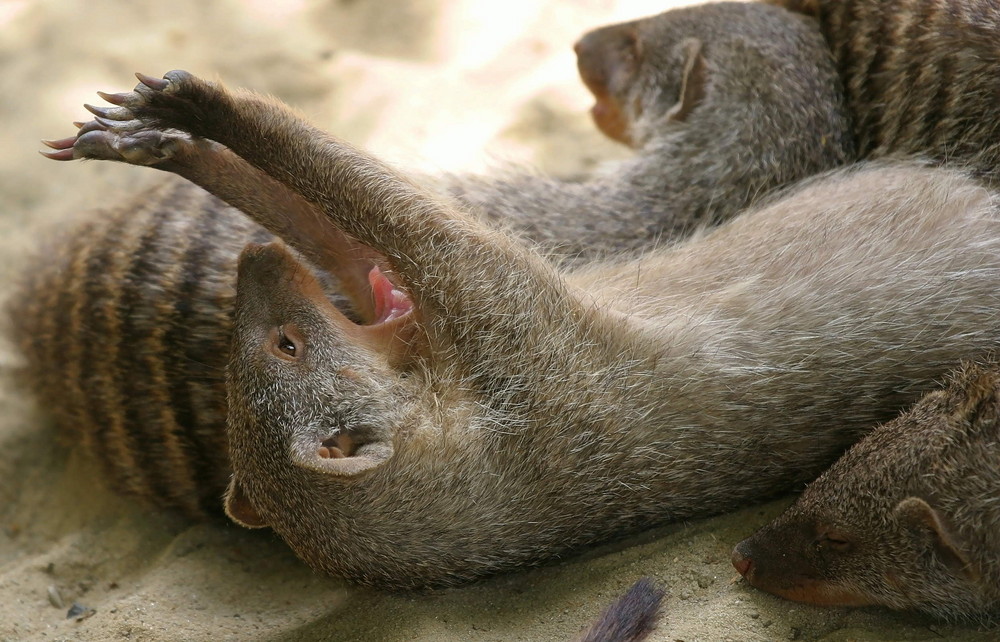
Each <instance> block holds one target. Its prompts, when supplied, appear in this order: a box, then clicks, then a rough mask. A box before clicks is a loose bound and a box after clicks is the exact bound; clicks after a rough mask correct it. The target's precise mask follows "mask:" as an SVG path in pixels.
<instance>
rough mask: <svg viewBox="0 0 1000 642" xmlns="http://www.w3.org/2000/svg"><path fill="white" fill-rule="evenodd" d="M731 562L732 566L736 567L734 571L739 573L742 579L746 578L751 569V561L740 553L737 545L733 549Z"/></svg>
mask: <svg viewBox="0 0 1000 642" xmlns="http://www.w3.org/2000/svg"><path fill="white" fill-rule="evenodd" d="M732 562H733V566H734V567H736V570H737V571H739V574H740V575H742V576H743V577H746V576H747V573H749V572H750V569H752V568H753V560H752V559H750V558H749V557H746V556H745V555H743V553H741V552H740V547H739V545H737V546H736V548H734V549H733V557H732Z"/></svg>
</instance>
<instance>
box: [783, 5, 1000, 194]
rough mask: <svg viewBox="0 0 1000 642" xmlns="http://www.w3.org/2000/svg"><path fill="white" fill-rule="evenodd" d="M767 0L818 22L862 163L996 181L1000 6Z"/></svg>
mask: <svg viewBox="0 0 1000 642" xmlns="http://www.w3.org/2000/svg"><path fill="white" fill-rule="evenodd" d="M768 1H769V2H771V3H772V4H777V5H781V6H784V7H788V8H790V9H793V10H795V11H800V12H803V13H806V14H808V15H810V16H815V17H816V18H818V20H819V24H820V29H821V30H822V32H823V34H824V36H825V37H826V39H827V42H828V43H829V46H830V49H831V50H832V52H833V55H834V57H835V58H836V64H837V68H838V71H839V73H840V76H841V80H842V81H843V83H844V87H845V91H846V95H847V102H848V107H849V109H850V112H851V114H852V116H853V118H854V121H855V126H854V128H855V134H856V136H857V144H858V154H859V155H860V156H861V157H862V158H879V157H882V156H886V155H890V154H896V155H898V154H919V155H922V156H926V157H928V158H932V159H934V160H937V161H949V162H953V163H957V164H963V165H968V166H969V167H970V168H971V169H973V170H974V171H975V172H976V173H977V174H978V175H980V176H982V177H984V178H986V179H988V180H990V181H992V182H993V183H994V184H995V183H996V182H997V181H998V180H1000V119H998V118H997V103H998V101H1000V74H998V73H997V70H998V69H1000V3H997V2H996V0H944V1H940V2H938V1H934V2H926V1H924V0H894V1H887V0H768Z"/></svg>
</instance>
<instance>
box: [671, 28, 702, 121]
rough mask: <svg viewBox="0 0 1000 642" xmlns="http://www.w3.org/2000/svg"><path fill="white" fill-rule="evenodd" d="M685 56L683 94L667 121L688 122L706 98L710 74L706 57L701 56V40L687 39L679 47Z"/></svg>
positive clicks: (682, 79)
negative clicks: (706, 64) (690, 115)
mask: <svg viewBox="0 0 1000 642" xmlns="http://www.w3.org/2000/svg"><path fill="white" fill-rule="evenodd" d="M678 46H679V47H680V49H681V51H682V52H683V54H684V74H683V76H682V78H681V93H680V96H679V97H678V98H677V104H676V105H674V106H673V107H671V108H670V109H669V111H667V120H678V121H685V120H687V117H688V114H690V113H691V110H693V109H694V108H695V107H697V106H698V104H699V103H700V102H701V100H702V98H704V97H705V84H706V83H707V82H708V74H707V71H706V69H705V57H704V56H703V55H702V54H701V40H698V39H697V38H685V39H684V40H683V41H682V42H681V43H680V45H678Z"/></svg>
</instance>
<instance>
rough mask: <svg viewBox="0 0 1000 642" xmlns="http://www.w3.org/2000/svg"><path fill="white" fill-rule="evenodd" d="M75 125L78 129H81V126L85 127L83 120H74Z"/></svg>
mask: <svg viewBox="0 0 1000 642" xmlns="http://www.w3.org/2000/svg"><path fill="white" fill-rule="evenodd" d="M73 126H74V127H76V128H77V129H80V128H81V127H83V121H82V120H74V121H73Z"/></svg>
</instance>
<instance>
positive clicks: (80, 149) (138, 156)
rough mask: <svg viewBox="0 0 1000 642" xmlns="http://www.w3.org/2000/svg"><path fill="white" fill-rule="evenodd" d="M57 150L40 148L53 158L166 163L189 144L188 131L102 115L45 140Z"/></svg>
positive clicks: (140, 163)
mask: <svg viewBox="0 0 1000 642" xmlns="http://www.w3.org/2000/svg"><path fill="white" fill-rule="evenodd" d="M42 142H43V143H45V144H46V145H48V146H49V147H51V148H52V149H53V150H54V151H51V152H48V151H43V152H41V153H42V155H43V156H47V157H48V158H51V159H53V160H74V159H81V158H86V159H98V160H113V161H120V162H124V163H129V164H132V165H150V166H156V165H163V164H164V163H166V162H167V161H169V160H170V159H171V158H172V157H173V156H174V155H175V154H176V153H177V151H178V149H179V147H180V146H182V145H190V144H191V143H192V139H191V137H190V136H189V135H188V134H185V133H183V132H179V131H176V130H168V131H162V130H160V129H156V128H148V127H145V126H144V125H143V124H142V122H141V121H138V120H134V119H133V120H127V121H124V122H118V121H114V120H110V119H106V118H103V117H98V118H96V119H95V120H92V121H90V122H89V123H85V124H83V125H81V127H80V130H79V131H78V132H77V134H76V136H70V137H69V138H63V139H60V140H43V141H42Z"/></svg>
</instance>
